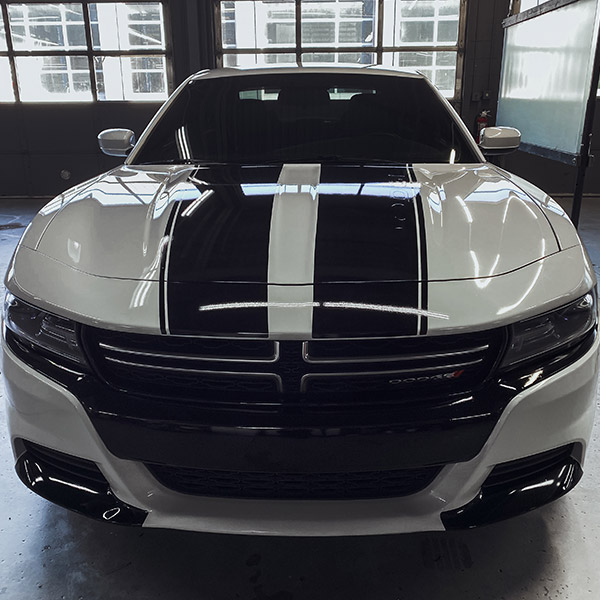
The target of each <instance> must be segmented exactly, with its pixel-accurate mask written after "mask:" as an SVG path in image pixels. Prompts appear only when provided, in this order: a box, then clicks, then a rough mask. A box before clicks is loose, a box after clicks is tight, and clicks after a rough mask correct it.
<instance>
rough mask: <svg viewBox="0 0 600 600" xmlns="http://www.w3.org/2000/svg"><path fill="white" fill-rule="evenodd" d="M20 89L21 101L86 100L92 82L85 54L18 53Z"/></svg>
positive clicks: (17, 65)
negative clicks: (27, 54) (19, 54)
mask: <svg viewBox="0 0 600 600" xmlns="http://www.w3.org/2000/svg"><path fill="white" fill-rule="evenodd" d="M15 62H16V68H17V81H18V84H19V92H20V94H21V99H22V100H23V101H24V102H85V101H88V100H92V89H91V88H92V86H91V83H90V74H89V69H88V61H87V58H86V57H85V56H18V57H16V58H15Z"/></svg>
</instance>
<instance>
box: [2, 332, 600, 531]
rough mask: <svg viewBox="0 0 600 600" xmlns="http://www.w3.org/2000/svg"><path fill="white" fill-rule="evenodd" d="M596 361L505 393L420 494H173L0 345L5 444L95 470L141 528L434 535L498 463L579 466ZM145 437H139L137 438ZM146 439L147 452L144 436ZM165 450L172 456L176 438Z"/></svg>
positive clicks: (75, 402)
mask: <svg viewBox="0 0 600 600" xmlns="http://www.w3.org/2000/svg"><path fill="white" fill-rule="evenodd" d="M597 355H598V341H595V342H594V344H593V346H592V347H591V348H590V349H589V350H588V351H587V352H586V353H585V354H584V355H583V356H582V357H580V358H579V359H578V360H577V361H576V362H574V363H573V364H572V365H570V366H569V367H567V368H565V369H563V370H561V371H560V372H558V373H556V374H554V375H552V376H550V377H548V378H547V379H545V380H544V381H541V382H539V383H535V384H533V385H531V386H530V387H528V388H527V389H525V390H523V391H521V392H520V393H518V394H517V395H515V396H514V397H513V398H512V399H511V400H510V402H509V403H508V405H507V406H506V408H505V409H504V410H503V412H502V414H501V415H500V418H499V419H498V420H497V422H496V423H495V426H494V427H493V429H491V432H486V440H485V442H484V443H483V446H482V447H481V449H480V450H479V451H478V452H477V454H476V455H475V456H472V457H469V458H468V460H464V458H465V457H462V460H459V459H457V462H455V463H453V464H447V465H446V466H444V468H443V469H442V470H441V472H440V473H439V475H437V477H436V478H435V479H434V480H433V482H432V483H431V484H429V485H428V486H427V487H426V488H425V489H424V490H422V491H420V492H418V493H415V494H411V495H409V496H405V497H400V498H386V499H361V500H265V499H232V498H217V497H203V496H190V495H187V494H182V493H178V492H174V491H172V490H170V489H167V488H166V487H164V486H163V485H161V484H160V483H158V481H157V480H156V479H155V478H154V477H153V476H152V475H151V474H150V472H149V471H148V469H147V468H146V467H145V466H144V465H143V464H142V463H141V462H139V461H138V460H129V459H124V458H118V457H117V456H116V455H115V454H114V453H113V452H111V451H109V449H108V448H107V446H106V444H105V443H104V441H103V439H102V438H101V437H100V435H99V434H98V429H97V427H95V426H94V424H93V423H92V419H91V418H90V413H89V411H86V409H85V408H84V406H83V405H82V403H81V401H80V400H81V399H78V398H77V397H75V395H73V394H72V393H71V392H69V391H68V390H67V389H65V388H64V387H63V386H61V385H59V384H58V383H56V382H54V381H52V380H50V379H49V378H48V377H46V376H44V375H41V374H40V373H38V372H37V371H35V370H34V369H32V368H31V367H29V366H28V365H26V364H25V363H23V362H22V361H21V360H20V359H19V358H18V357H16V356H15V354H14V353H13V352H12V351H11V350H10V349H9V348H7V347H6V345H5V344H4V373H5V378H6V385H7V392H8V394H7V397H8V418H9V428H10V433H11V439H12V440H13V448H14V449H15V454H16V455H18V454H19V451H18V448H15V440H18V439H23V440H28V441H31V442H34V443H36V444H39V445H40V446H44V447H47V448H51V449H54V450H56V451H59V452H63V453H65V454H69V455H72V456H76V457H80V458H83V459H86V460H88V461H91V462H93V463H95V464H96V465H97V466H98V467H99V470H100V471H101V473H102V475H103V476H104V478H105V479H106V481H107V482H108V484H109V487H110V491H111V493H112V494H113V495H114V497H115V498H116V499H118V500H119V501H120V502H121V503H123V504H124V505H127V506H128V507H134V508H135V509H138V510H140V511H144V512H146V513H147V517H146V518H145V519H144V520H143V525H144V526H146V527H166V528H174V529H185V530H194V531H212V532H228V533H248V534H271V535H359V534H380V533H381V534H383V533H400V532H414V531H426V530H442V529H444V523H443V520H442V515H443V514H444V513H452V512H453V511H457V510H460V509H461V508H462V507H465V506H466V505H468V504H469V503H471V502H472V501H473V500H474V499H475V498H476V497H477V496H478V495H479V494H480V490H481V488H482V485H483V483H484V481H485V480H486V478H487V477H488V475H489V474H490V472H491V471H492V469H493V468H494V466H495V465H497V464H499V463H505V462H509V461H514V460H516V459H520V458H523V457H527V456H530V455H533V454H538V453H540V452H544V451H546V450H551V449H554V448H558V447H561V446H565V445H570V444H575V445H576V447H577V448H579V450H578V456H577V462H578V464H582V463H583V458H584V454H585V449H586V447H587V441H588V439H589V436H590V433H591V427H592V423H593V412H594V399H595V389H596V378H597V372H598V364H597V363H598V361H597ZM88 408H89V407H88ZM150 434H151V432H149V431H148V430H147V431H146V434H145V435H150ZM148 442H149V444H150V445H151V443H152V439H151V437H150V438H148ZM134 445H135V444H134ZM173 445H174V452H176V451H177V448H176V446H177V439H173ZM425 445H426V444H425ZM113 450H115V448H113ZM21 455H22V453H21ZM459 458H460V457H459ZM325 462H326V461H325ZM531 507H533V506H531ZM447 524H448V523H447ZM469 525H470V524H469V522H465V523H463V524H462V526H469Z"/></svg>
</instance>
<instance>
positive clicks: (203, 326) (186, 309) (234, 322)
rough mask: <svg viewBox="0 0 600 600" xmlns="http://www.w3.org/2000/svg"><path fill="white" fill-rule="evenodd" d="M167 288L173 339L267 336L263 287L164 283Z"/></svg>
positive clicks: (265, 286)
mask: <svg viewBox="0 0 600 600" xmlns="http://www.w3.org/2000/svg"><path fill="white" fill-rule="evenodd" d="M167 288H168V296H169V330H170V332H171V333H172V334H173V335H215V336H230V335H231V336H236V335H252V336H254V337H266V336H267V335H268V311H267V308H266V302H267V285H266V284H249V283H189V282H168V283H167ZM248 303H260V304H261V306H259V307H251V306H250V307H245V306H244V305H245V304H248ZM211 305H212V306H211ZM202 307H205V308H206V307H209V308H210V310H201V309H202Z"/></svg>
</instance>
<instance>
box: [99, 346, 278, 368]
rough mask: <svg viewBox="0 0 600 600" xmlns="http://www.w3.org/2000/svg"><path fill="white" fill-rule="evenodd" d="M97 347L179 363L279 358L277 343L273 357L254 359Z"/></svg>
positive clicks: (251, 361)
mask: <svg viewBox="0 0 600 600" xmlns="http://www.w3.org/2000/svg"><path fill="white" fill-rule="evenodd" d="M98 346H99V347H100V348H101V349H102V350H106V351H108V352H111V353H113V354H116V355H118V356H119V355H125V356H142V357H145V358H158V359H162V360H164V359H172V360H181V361H185V362H187V361H197V362H236V363H238V362H240V363H250V364H252V363H271V362H275V361H276V360H277V358H278V356H279V344H278V343H277V342H275V343H274V345H273V348H274V352H273V355H272V356H270V357H263V358H260V357H256V358H252V357H251V356H248V357H245V358H243V357H236V356H219V355H218V354H216V355H197V354H185V353H178V354H174V353H169V352H149V351H143V350H136V349H132V348H120V347H118V346H111V345H110V344H105V343H103V342H101V343H100V344H98Z"/></svg>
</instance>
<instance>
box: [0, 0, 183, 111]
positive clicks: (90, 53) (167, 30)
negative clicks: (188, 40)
mask: <svg viewBox="0 0 600 600" xmlns="http://www.w3.org/2000/svg"><path fill="white" fill-rule="evenodd" d="M148 1H152V2H158V3H159V4H161V6H162V14H163V27H164V40H165V48H164V50H159V49H149V50H142V49H136V50H101V49H98V50H94V47H93V37H92V23H91V19H90V12H89V5H90V4H114V3H118V4H126V3H127V1H126V0H63V1H62V2H58V3H57V2H49V1H48V0H22V1H21V2H19V1H18V0H0V9H1V15H0V19H1V21H2V22H3V24H4V31H5V35H6V49H5V50H2V49H0V57H8V61H9V65H10V73H11V78H12V87H13V94H14V100H9V101H5V102H2V103H1V104H36V102H32V101H23V100H22V99H21V93H20V90H19V84H18V80H17V69H16V60H15V59H16V58H18V57H32V56H39V57H46V56H66V57H68V56H81V57H85V58H86V59H87V63H88V69H89V74H90V86H91V94H92V98H91V99H90V100H74V101H68V103H69V104H86V103H90V102H94V103H95V102H98V103H102V104H104V103H111V104H112V103H118V102H121V103H132V102H133V103H138V102H142V103H144V104H152V103H153V102H154V103H157V104H160V103H162V102H164V100H137V99H134V100H99V99H98V88H97V80H96V70H95V67H94V59H95V58H97V57H117V58H118V57H127V56H135V57H137V56H140V57H143V56H157V55H160V56H164V57H165V70H166V78H167V82H166V83H167V90H166V92H167V97H168V96H169V95H170V94H171V92H172V91H173V88H174V86H173V81H174V77H173V64H172V63H173V61H172V57H173V43H172V38H171V18H170V13H169V3H168V2H167V1H166V0H148ZM130 2H131V3H133V4H136V3H139V4H143V3H144V1H143V0H140V1H139V2H136V0H130ZM10 4H26V5H31V4H80V5H82V7H83V22H84V29H85V41H86V48H81V49H77V50H46V49H43V50H42V49H40V50H35V51H33V50H15V48H14V44H13V39H12V32H11V29H10V21H9V13H8V6H9V5H10ZM64 101H65V100H61V99H59V98H57V99H56V101H46V100H45V101H43V102H40V103H39V104H62V103H63V102H64Z"/></svg>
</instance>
